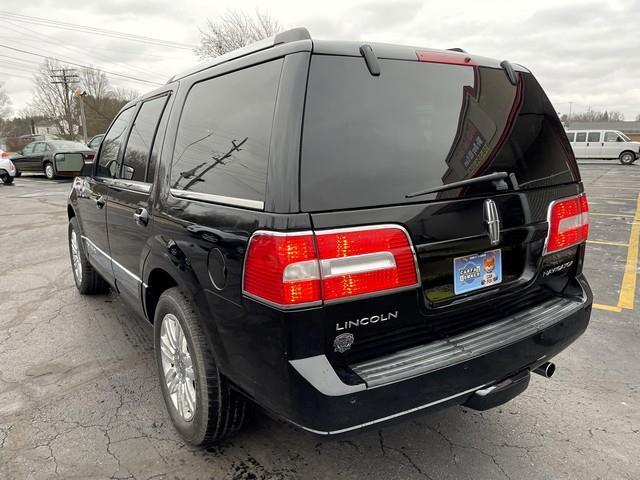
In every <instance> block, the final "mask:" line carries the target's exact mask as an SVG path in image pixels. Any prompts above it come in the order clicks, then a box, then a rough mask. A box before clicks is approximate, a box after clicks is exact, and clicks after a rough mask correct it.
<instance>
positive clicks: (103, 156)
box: [96, 108, 134, 178]
mask: <svg viewBox="0 0 640 480" xmlns="http://www.w3.org/2000/svg"><path fill="white" fill-rule="evenodd" d="M133 110H134V109H133V108H128V109H126V110H125V111H124V112H122V113H120V116H118V118H117V119H116V121H115V122H113V125H111V128H110V129H109V131H108V132H107V134H106V135H105V137H104V141H103V142H102V148H101V149H100V158H99V159H98V170H97V171H96V176H98V177H111V178H113V177H115V176H116V174H117V173H118V152H119V151H120V144H121V143H122V141H123V140H124V133H125V132H126V130H127V125H128V124H129V120H130V119H131V115H133Z"/></svg>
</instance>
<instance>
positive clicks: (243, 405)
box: [153, 287, 247, 446]
mask: <svg viewBox="0 0 640 480" xmlns="http://www.w3.org/2000/svg"><path fill="white" fill-rule="evenodd" d="M153 325H154V346H155V348H154V350H155V357H156V364H157V367H158V377H159V379H160V389H161V390H162V396H163V397H164V401H165V404H166V407H167V410H168V412H169V416H170V417H171V420H172V422H173V425H174V426H175V428H176V430H178V432H179V433H180V435H181V436H182V438H183V439H184V440H185V441H186V442H188V443H190V444H192V445H196V446H209V445H213V444H215V443H217V442H219V441H220V440H222V439H224V438H227V437H229V436H231V435H233V434H234V433H236V432H238V431H239V430H240V429H241V427H242V426H243V424H244V421H245V417H246V411H247V401H246V400H245V399H244V398H243V397H242V396H241V395H240V394H239V393H238V392H236V391H234V390H233V389H232V388H231V387H230V385H229V384H228V382H227V380H226V379H225V378H224V377H223V376H222V375H221V374H220V371H219V370H218V367H217V366H216V362H215V359H214V356H213V351H212V349H211V346H210V345H209V342H208V341H207V338H206V337H205V335H204V332H203V331H202V327H201V323H200V318H199V316H198V314H197V313H196V309H195V307H194V305H193V303H192V301H191V300H190V299H189V297H188V296H187V295H186V294H185V293H184V292H182V290H180V288H178V287H174V288H170V289H168V290H166V291H165V292H164V293H163V294H162V295H161V296H160V300H159V301H158V305H157V306H156V311H155V316H154V323H153ZM180 339H184V340H180ZM176 345H178V346H179V348H176ZM178 351H180V353H178ZM189 366H190V367H189ZM167 378H170V380H167ZM169 384H171V387H172V389H174V392H173V393H172V394H169V388H170V385H169ZM172 395H175V397H172ZM179 398H183V399H184V401H183V402H180V401H179ZM181 407H182V408H181ZM181 410H182V411H181Z"/></svg>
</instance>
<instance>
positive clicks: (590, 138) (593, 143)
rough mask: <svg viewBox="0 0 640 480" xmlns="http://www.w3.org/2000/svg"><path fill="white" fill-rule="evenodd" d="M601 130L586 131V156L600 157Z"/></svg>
mask: <svg viewBox="0 0 640 480" xmlns="http://www.w3.org/2000/svg"><path fill="white" fill-rule="evenodd" d="M601 140H602V132H597V131H591V132H588V133H587V147H586V150H585V157H586V158H602V142H601Z"/></svg>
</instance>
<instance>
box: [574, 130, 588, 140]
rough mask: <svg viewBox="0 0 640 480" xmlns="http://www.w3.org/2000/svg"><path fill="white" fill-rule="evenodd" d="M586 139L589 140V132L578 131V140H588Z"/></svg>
mask: <svg viewBox="0 0 640 480" xmlns="http://www.w3.org/2000/svg"><path fill="white" fill-rule="evenodd" d="M586 141H587V132H578V133H576V142H586Z"/></svg>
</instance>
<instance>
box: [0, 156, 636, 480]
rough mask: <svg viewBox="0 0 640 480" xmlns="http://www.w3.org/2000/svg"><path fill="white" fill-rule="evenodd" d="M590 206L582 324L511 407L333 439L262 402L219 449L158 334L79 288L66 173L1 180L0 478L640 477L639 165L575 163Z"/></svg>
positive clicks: (459, 411)
mask: <svg viewBox="0 0 640 480" xmlns="http://www.w3.org/2000/svg"><path fill="white" fill-rule="evenodd" d="M581 171H582V175H583V180H584V182H585V185H586V192H587V194H588V197H589V201H590V209H591V211H590V222H591V226H590V228H591V230H590V241H589V246H588V253H587V259H586V266H585V270H586V272H587V275H588V278H589V280H590V281H591V285H592V287H593V290H594V294H595V302H596V305H595V306H594V311H593V315H592V319H591V324H590V327H589V329H588V330H587V332H586V334H585V335H584V336H583V337H582V338H581V339H580V340H579V341H578V342H577V343H575V344H574V345H572V346H571V347H570V348H569V349H568V350H566V351H565V352H563V353H562V354H561V355H560V356H558V357H556V359H555V363H556V366H557V372H556V374H555V376H554V377H553V378H552V379H550V380H545V379H543V378H542V377H539V376H535V378H532V381H531V385H530V386H529V389H528V390H527V391H526V392H525V393H524V394H523V395H521V396H520V397H518V398H516V399H515V400H514V401H512V402H510V403H508V404H506V405H504V406H502V407H499V408H496V409H494V410H490V411H487V412H476V411H473V410H468V409H466V408H453V409H449V410H445V411H442V412H439V413H436V414H432V415H426V416H421V417H417V418H413V419H410V420H408V421H406V422H403V423H398V424H394V425H389V426H385V427H383V428H381V429H378V430H375V431H368V432H365V433H360V434H355V435H352V436H350V437H347V438H341V439H336V440H327V439H324V438H318V437H314V436H311V435H310V434H307V433H304V432H302V431H299V430H296V429H295V428H293V427H291V426H289V425H287V424H284V423H282V422H279V421H276V420H273V419H271V418H269V417H267V416H266V415H264V414H262V413H261V412H260V411H255V412H254V413H253V420H252V422H251V423H250V425H249V426H248V428H246V429H245V431H244V432H243V433H241V434H240V435H239V436H237V437H235V438H233V439H232V440H231V441H229V442H227V443H225V444H223V445H220V446H218V447H216V448H212V449H209V450H201V449H196V448H192V447H190V446H188V445H185V444H184V443H183V442H182V441H181V440H180V438H179V437H178V435H177V433H176V432H175V431H174V430H173V428H172V426H171V423H170V420H169V417H168V415H167V413H166V411H165V408H164V405H163V401H162V397H161V394H160V389H159V385H158V381H157V377H156V368H155V363H154V359H153V355H152V350H153V344H152V331H151V328H150V327H149V326H148V325H147V324H146V322H145V321H143V320H141V319H138V318H135V317H134V316H133V315H132V314H131V313H130V312H129V310H128V309H127V308H126V307H125V306H124V305H122V304H121V302H120V300H119V299H118V297H117V296H116V295H114V294H109V295H102V296H95V297H87V296H80V295H79V294H78V292H77V291H76V288H75V286H74V282H73V277H72V274H71V268H70V263H69V254H68V250H67V214H66V209H65V203H66V195H67V193H68V191H69V189H70V187H71V185H70V183H69V182H68V181H55V182H49V181H46V180H45V179H44V178H43V177H22V178H18V179H16V181H15V184H14V185H0V245H1V247H0V479H22V478H34V479H48V478H65V479H66V478H79V479H89V478H122V479H124V478H135V479H151V478H157V479H162V478H165V479H187V478H203V479H216V480H218V479H238V480H240V479H246V480H249V479H298V478H299V479H316V478H319V479H337V478H340V479H343V478H344V479H355V478H369V479H425V478H426V479H474V480H478V479H504V478H506V479H513V480H516V479H564V478H571V479H581V480H582V479H596V478H597V479H637V478H640V408H639V406H638V404H639V401H640V390H639V389H640V369H639V368H638V364H639V363H640V348H639V345H640V326H639V316H638V313H637V312H638V303H639V302H640V299H639V298H638V296H637V291H638V288H637V284H636V279H637V274H638V241H639V237H640V165H633V166H622V165H619V164H617V163H614V162H609V163H606V162H586V163H583V164H582V165H581Z"/></svg>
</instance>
